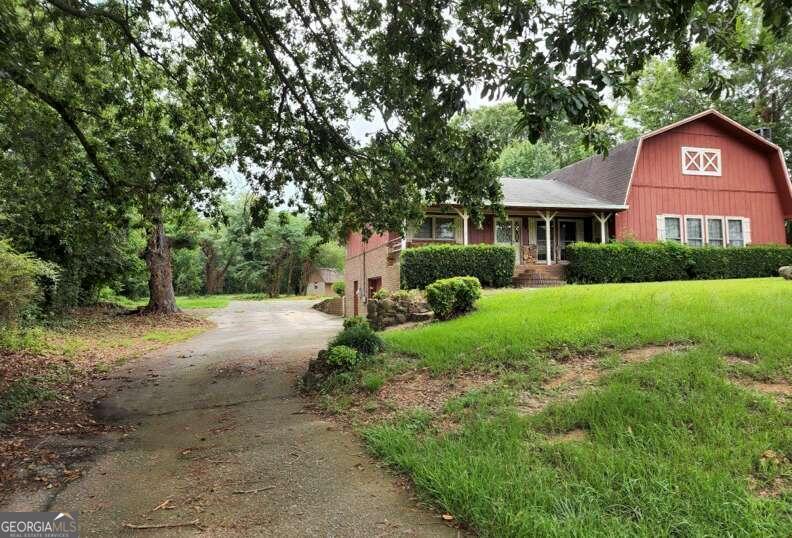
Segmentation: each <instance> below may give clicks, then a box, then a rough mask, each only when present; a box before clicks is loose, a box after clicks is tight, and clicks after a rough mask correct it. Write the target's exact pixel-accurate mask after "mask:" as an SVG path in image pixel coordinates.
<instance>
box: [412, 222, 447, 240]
mask: <svg viewBox="0 0 792 538" xmlns="http://www.w3.org/2000/svg"><path fill="white" fill-rule="evenodd" d="M413 239H427V240H434V241H453V240H454V239H456V228H455V223H454V217H435V216H427V217H426V218H425V219H424V221H423V222H422V223H421V225H420V226H419V227H418V228H417V229H416V230H415V232H413Z"/></svg>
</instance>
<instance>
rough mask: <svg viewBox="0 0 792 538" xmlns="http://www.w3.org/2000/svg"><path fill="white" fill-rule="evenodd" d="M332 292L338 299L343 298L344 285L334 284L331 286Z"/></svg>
mask: <svg viewBox="0 0 792 538" xmlns="http://www.w3.org/2000/svg"><path fill="white" fill-rule="evenodd" d="M333 291H334V292H335V294H336V295H338V296H339V297H343V296H344V293H345V291H346V285H345V284H344V283H343V282H336V283H335V284H333Z"/></svg>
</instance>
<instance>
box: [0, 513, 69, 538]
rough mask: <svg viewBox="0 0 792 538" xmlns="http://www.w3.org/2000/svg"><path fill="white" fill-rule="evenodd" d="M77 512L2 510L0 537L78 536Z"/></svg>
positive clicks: (60, 537) (57, 537) (61, 537)
mask: <svg viewBox="0 0 792 538" xmlns="http://www.w3.org/2000/svg"><path fill="white" fill-rule="evenodd" d="M78 536H79V531H78V530H77V512H0V538H77V537H78Z"/></svg>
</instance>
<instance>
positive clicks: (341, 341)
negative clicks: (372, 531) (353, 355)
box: [330, 318, 385, 355]
mask: <svg viewBox="0 0 792 538" xmlns="http://www.w3.org/2000/svg"><path fill="white" fill-rule="evenodd" d="M350 319H354V318H350ZM364 322H365V323H358V324H355V325H351V326H349V327H346V328H345V329H344V330H343V331H341V332H340V333H338V336H336V337H335V338H334V339H333V341H332V342H331V343H330V347H336V346H348V347H351V348H354V349H356V350H358V351H359V352H360V353H362V354H363V355H373V354H375V353H378V352H380V351H382V350H383V349H385V344H384V343H383V341H382V338H380V337H379V336H378V335H377V334H376V333H375V332H374V330H373V329H372V328H371V326H370V325H369V324H368V321H366V320H364Z"/></svg>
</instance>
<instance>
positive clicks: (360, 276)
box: [344, 245, 399, 316]
mask: <svg viewBox="0 0 792 538" xmlns="http://www.w3.org/2000/svg"><path fill="white" fill-rule="evenodd" d="M363 258H364V254H358V255H356V256H353V257H351V258H347V260H346V263H345V265H344V286H345V288H344V289H345V293H346V295H345V296H344V301H345V302H346V315H347V316H352V315H354V312H355V300H354V299H355V298H354V290H355V284H354V283H355V281H356V280H357V281H358V284H359V286H360V288H359V289H360V294H361V296H360V297H359V298H358V307H359V310H358V314H359V315H361V316H365V315H366V307H365V304H364V303H363V297H362V295H363V294H365V292H366V289H367V287H368V279H370V278H377V277H380V278H382V289H384V290H389V291H395V290H398V289H399V259H398V256H397V257H396V258H395V259H394V260H392V261H388V245H382V246H379V247H376V248H373V249H371V250H369V251H368V252H366V253H365V262H366V267H365V274H364V268H363Z"/></svg>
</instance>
